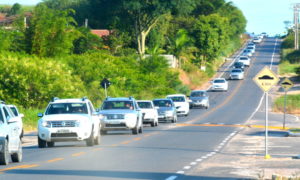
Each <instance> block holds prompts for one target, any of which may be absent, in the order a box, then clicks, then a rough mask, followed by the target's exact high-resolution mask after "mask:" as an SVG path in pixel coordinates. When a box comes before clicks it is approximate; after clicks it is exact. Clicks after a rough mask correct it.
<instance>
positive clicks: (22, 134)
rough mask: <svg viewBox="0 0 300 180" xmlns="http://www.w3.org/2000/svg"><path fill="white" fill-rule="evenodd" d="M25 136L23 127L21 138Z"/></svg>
mask: <svg viewBox="0 0 300 180" xmlns="http://www.w3.org/2000/svg"><path fill="white" fill-rule="evenodd" d="M23 136H24V129H22V132H21V135H20V139H22V138H23Z"/></svg>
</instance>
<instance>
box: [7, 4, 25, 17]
mask: <svg viewBox="0 0 300 180" xmlns="http://www.w3.org/2000/svg"><path fill="white" fill-rule="evenodd" d="M21 9H22V6H21V5H20V4H19V3H15V4H14V5H13V6H12V7H11V9H10V11H9V13H8V15H9V16H14V15H17V14H20V13H21Z"/></svg>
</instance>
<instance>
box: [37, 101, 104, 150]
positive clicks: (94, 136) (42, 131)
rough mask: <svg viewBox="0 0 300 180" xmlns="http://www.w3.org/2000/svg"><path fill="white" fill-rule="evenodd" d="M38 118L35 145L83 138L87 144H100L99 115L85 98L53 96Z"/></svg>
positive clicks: (40, 146) (42, 146) (43, 146)
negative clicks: (36, 142) (36, 141)
mask: <svg viewBox="0 0 300 180" xmlns="http://www.w3.org/2000/svg"><path fill="white" fill-rule="evenodd" d="M38 117H40V119H39V121H38V146H39V148H45V147H46V146H48V147H53V146H54V144H55V142H61V141H85V142H86V145H87V146H93V145H94V144H100V138H101V136H100V127H101V124H100V120H99V116H98V113H97V112H96V111H95V109H94V107H93V105H92V103H91V101H90V100H88V99H87V98H82V99H58V98H54V99H53V100H52V102H50V103H49V104H48V106H47V108H46V111H45V113H44V114H43V113H39V114H38Z"/></svg>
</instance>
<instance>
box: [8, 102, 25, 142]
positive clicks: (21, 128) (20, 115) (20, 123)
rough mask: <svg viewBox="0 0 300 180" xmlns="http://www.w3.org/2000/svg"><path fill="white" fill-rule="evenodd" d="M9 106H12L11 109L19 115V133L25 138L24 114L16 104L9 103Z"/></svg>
mask: <svg viewBox="0 0 300 180" xmlns="http://www.w3.org/2000/svg"><path fill="white" fill-rule="evenodd" d="M7 107H9V108H10V110H11V111H12V112H13V114H14V115H15V116H16V117H17V119H18V122H17V124H18V126H19V134H20V138H23V135H24V130H23V120H22V118H23V117H24V114H21V113H20V112H19V110H18V108H17V107H16V106H15V105H12V104H10V105H7Z"/></svg>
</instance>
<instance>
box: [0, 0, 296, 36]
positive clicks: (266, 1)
mask: <svg viewBox="0 0 300 180" xmlns="http://www.w3.org/2000/svg"><path fill="white" fill-rule="evenodd" d="M227 1H232V2H233V3H234V5H236V6H237V7H238V8H239V9H241V10H242V11H243V13H244V15H245V17H246V19H247V21H248V23H247V29H246V30H247V32H251V33H252V32H254V33H256V34H259V33H262V32H267V33H268V34H270V35H276V34H283V33H285V32H286V30H285V25H284V23H283V21H291V22H293V9H292V7H293V3H300V0H227ZM38 2H41V0H0V4H14V3H20V4H24V5H25V4H26V5H32V4H37V3H38Z"/></svg>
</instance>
